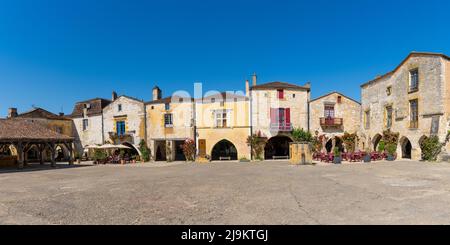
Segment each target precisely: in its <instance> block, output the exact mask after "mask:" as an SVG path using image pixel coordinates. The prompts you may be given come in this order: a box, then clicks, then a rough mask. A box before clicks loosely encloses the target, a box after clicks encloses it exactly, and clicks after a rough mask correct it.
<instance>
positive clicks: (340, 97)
mask: <svg viewBox="0 0 450 245" xmlns="http://www.w3.org/2000/svg"><path fill="white" fill-rule="evenodd" d="M337 103H338V104H340V103H342V96H338V98H337Z"/></svg>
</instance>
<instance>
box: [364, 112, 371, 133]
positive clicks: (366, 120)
mask: <svg viewBox="0 0 450 245" xmlns="http://www.w3.org/2000/svg"><path fill="white" fill-rule="evenodd" d="M364 129H370V110H366V111H364Z"/></svg>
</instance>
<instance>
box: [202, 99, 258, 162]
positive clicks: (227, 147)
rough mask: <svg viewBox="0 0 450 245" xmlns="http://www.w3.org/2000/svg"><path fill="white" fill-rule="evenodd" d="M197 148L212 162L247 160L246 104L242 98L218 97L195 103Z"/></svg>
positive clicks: (247, 107)
mask: <svg viewBox="0 0 450 245" xmlns="http://www.w3.org/2000/svg"><path fill="white" fill-rule="evenodd" d="M195 112H196V113H195V121H196V132H197V145H198V146H199V147H198V149H199V152H200V154H202V152H203V153H205V154H206V155H208V156H209V157H210V158H211V159H212V160H238V159H243V158H245V159H250V157H251V156H250V147H249V146H248V145H247V143H246V140H247V137H248V136H249V135H250V120H249V115H250V114H249V112H250V103H249V100H248V98H247V97H246V96H244V95H239V94H234V93H218V94H213V95H210V96H205V97H204V98H203V99H197V100H196V101H195Z"/></svg>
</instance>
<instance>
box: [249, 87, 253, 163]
mask: <svg viewBox="0 0 450 245" xmlns="http://www.w3.org/2000/svg"><path fill="white" fill-rule="evenodd" d="M249 97H250V110H249V111H250V137H251V136H253V99H252V90H251V89H250V93H249ZM252 150H253V148H252V145H251V144H250V160H253V154H252Z"/></svg>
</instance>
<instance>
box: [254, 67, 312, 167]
mask: <svg viewBox="0 0 450 245" xmlns="http://www.w3.org/2000/svg"><path fill="white" fill-rule="evenodd" d="M252 83H253V84H252V86H251V87H250V86H249V85H246V87H247V90H249V92H248V93H249V94H250V98H251V122H250V124H251V126H252V133H253V134H256V133H258V132H260V133H261V134H262V135H263V136H264V137H267V139H268V142H267V144H266V147H265V149H264V157H265V159H276V158H289V143H290V142H292V138H291V137H290V132H291V131H292V129H294V128H303V129H304V130H309V123H308V119H309V116H308V115H309V112H308V102H309V100H310V97H311V94H310V90H311V88H310V84H309V83H307V84H306V85H305V86H298V85H294V84H290V83H286V82H270V83H265V84H260V85H257V84H256V83H257V79H256V75H253V79H252ZM247 84H248V82H247Z"/></svg>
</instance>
